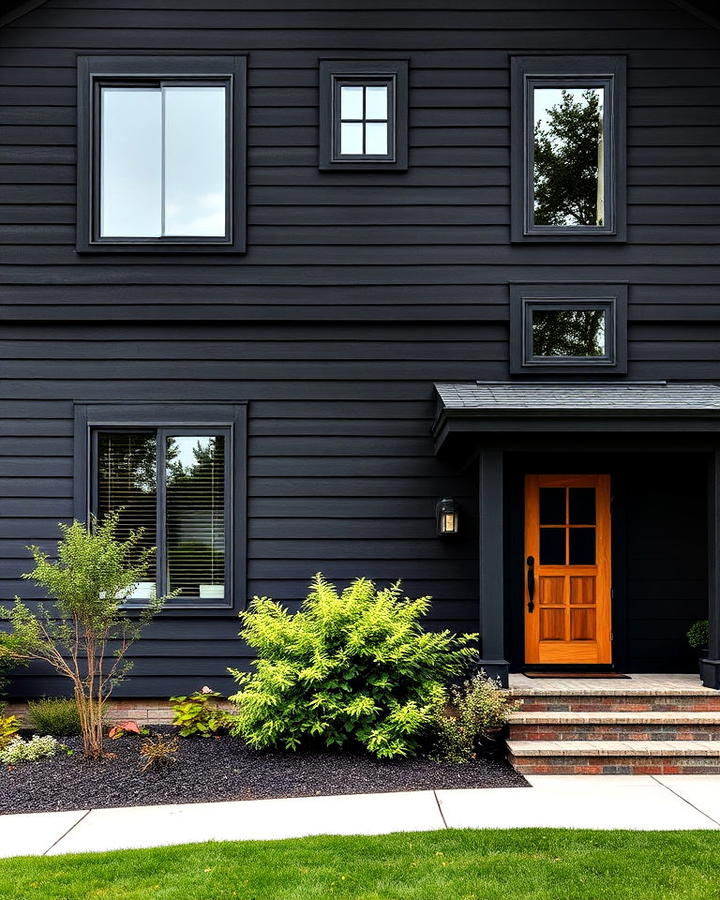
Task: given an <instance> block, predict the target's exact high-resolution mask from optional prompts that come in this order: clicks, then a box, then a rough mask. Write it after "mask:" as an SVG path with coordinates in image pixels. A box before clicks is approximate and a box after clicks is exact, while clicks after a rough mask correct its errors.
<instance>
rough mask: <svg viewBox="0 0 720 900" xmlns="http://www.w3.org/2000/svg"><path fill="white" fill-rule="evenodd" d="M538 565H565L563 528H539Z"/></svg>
mask: <svg viewBox="0 0 720 900" xmlns="http://www.w3.org/2000/svg"><path fill="white" fill-rule="evenodd" d="M540 565H541V566H564V565H565V529H564V528H541V529H540Z"/></svg>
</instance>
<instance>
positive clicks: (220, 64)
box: [76, 55, 247, 253]
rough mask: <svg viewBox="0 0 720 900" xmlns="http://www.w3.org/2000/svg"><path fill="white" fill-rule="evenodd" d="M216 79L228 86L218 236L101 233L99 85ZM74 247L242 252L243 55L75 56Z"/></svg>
mask: <svg viewBox="0 0 720 900" xmlns="http://www.w3.org/2000/svg"><path fill="white" fill-rule="evenodd" d="M168 83H173V84H184V85H187V84H201V85H202V84H205V85H208V84H213V85H215V84H217V85H220V84H222V85H225V86H226V89H227V92H228V93H227V100H228V102H227V114H226V128H225V139H226V177H227V183H226V190H225V204H226V226H227V228H226V233H225V236H224V237H215V236H199V237H195V236H187V237H185V236H182V237H178V236H176V237H164V236H161V237H148V238H143V237H127V238H122V237H101V236H100V216H99V210H100V114H99V104H100V91H101V89H102V87H104V86H123V87H133V86H143V85H153V86H160V85H162V84H168ZM77 97H78V123H77V124H78V129H77V159H78V166H77V173H78V174H77V234H76V250H77V252H78V253H89V252H101V253H188V252H190V253H223V252H224V253H244V252H246V250H247V243H246V227H247V210H246V203H247V199H246V198H247V161H246V159H247V99H246V98H247V57H246V56H243V55H233V56H79V57H78V64H77Z"/></svg>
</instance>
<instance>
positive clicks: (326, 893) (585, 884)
mask: <svg viewBox="0 0 720 900" xmlns="http://www.w3.org/2000/svg"><path fill="white" fill-rule="evenodd" d="M0 897H2V898H3V900H4V898H12V900H31V898H34V897H37V898H38V900H79V898H105V900H170V898H172V900H220V898H222V900H225V898H240V900H316V898H324V897H332V898H347V900H350V898H351V900H394V898H398V900H399V898H402V900H405V898H412V900H496V898H497V900H520V898H527V900H530V898H532V900H610V898H612V900H646V898H647V900H674V898H683V900H685V898H693V900H713V898H720V835H718V834H717V833H714V832H711V831H694V832H670V833H668V832H665V833H663V832H630V831H605V832H597V831H560V830H544V829H527V830H516V831H438V832H432V833H426V834H393V835H390V836H388V837H369V838H361V837H318V838H304V839H301V840H292V841H273V842H253V843H226V844H194V845H191V846H185V847H169V848H166V849H158V850H132V851H125V852H122V853H106V854H97V855H91V854H88V855H85V856H64V857H55V858H52V857H48V858H43V859H37V858H31V857H24V858H22V859H11V860H0Z"/></svg>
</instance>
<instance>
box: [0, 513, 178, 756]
mask: <svg viewBox="0 0 720 900" xmlns="http://www.w3.org/2000/svg"><path fill="white" fill-rule="evenodd" d="M118 517H119V511H116V512H112V513H109V514H108V515H107V516H106V517H105V518H104V519H103V521H102V522H98V521H97V520H95V519H93V520H92V522H91V525H90V528H87V527H86V526H85V525H84V524H83V523H82V522H73V523H72V525H63V524H61V525H60V526H59V527H60V530H61V534H62V537H61V540H60V541H59V542H58V552H57V561H53V560H51V559H50V557H49V556H48V555H47V554H46V553H43V552H42V551H41V550H40V548H39V547H30V548H29V549H30V552H31V553H32V556H33V559H34V560H35V569H34V570H33V571H32V572H29V573H27V574H25V575H23V578H29V579H32V581H34V582H35V583H36V584H38V585H40V586H41V587H42V588H44V589H45V591H46V592H47V594H48V595H49V596H50V597H52V598H53V600H54V604H53V605H54V609H53V610H52V611H51V610H49V609H48V608H46V607H45V606H44V605H40V607H39V610H38V612H37V613H36V612H34V611H32V610H31V609H30V608H29V607H27V606H26V605H25V604H24V603H23V602H22V601H21V600H20V599H19V598H17V597H16V598H15V604H14V606H13V607H12V608H11V609H2V610H0V616H2V617H3V618H5V619H8V620H9V622H10V626H11V629H12V630H11V631H10V632H9V634H8V635H7V636H6V638H5V640H4V642H3V644H2V645H0V655H5V656H8V655H9V656H10V657H11V658H13V659H16V660H41V661H43V662H47V663H49V664H50V665H51V666H53V668H54V669H55V670H56V672H58V674H60V675H63V676H64V677H66V678H69V679H70V681H71V682H72V686H73V693H74V697H75V702H76V704H77V709H78V715H79V717H80V728H81V734H82V739H83V750H84V752H85V755H86V756H88V757H91V758H93V759H97V758H98V757H100V756H102V753H103V707H104V704H105V703H106V701H107V699H108V698H109V696H110V694H111V692H112V690H113V688H114V687H115V685H117V684H118V682H120V681H121V680H122V679H123V678H124V677H125V676H126V675H127V673H128V671H129V670H130V668H131V666H132V663H131V662H130V661H129V660H128V659H126V658H125V656H126V653H127V651H128V649H129V648H130V646H131V645H132V644H133V643H134V642H135V641H136V640H137V639H138V638H139V637H140V633H141V631H142V629H143V627H144V626H145V625H146V624H147V623H148V622H149V621H150V620H151V619H152V617H153V616H154V615H155V614H156V613H157V612H158V611H159V610H160V609H161V608H162V605H163V601H164V598H157V597H155V596H153V598H152V599H151V600H150V602H149V603H148V605H147V606H146V607H144V608H143V609H142V610H140V612H139V615H137V617H131V616H130V615H128V612H127V609H126V608H125V607H124V606H123V604H124V603H125V601H126V600H127V599H128V598H129V597H130V596H131V594H132V593H133V590H134V589H135V587H136V585H137V583H138V582H139V581H143V580H144V579H145V577H146V573H147V571H148V566H149V563H150V559H151V557H152V555H153V554H154V552H155V548H154V547H151V548H143V547H142V544H141V541H142V530H138V531H132V532H130V534H129V536H128V538H127V540H124V541H119V540H117V539H116V529H117V524H118Z"/></svg>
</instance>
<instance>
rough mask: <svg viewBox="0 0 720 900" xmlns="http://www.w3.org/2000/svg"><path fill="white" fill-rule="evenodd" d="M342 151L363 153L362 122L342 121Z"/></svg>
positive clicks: (353, 153) (354, 153) (344, 152)
mask: <svg viewBox="0 0 720 900" xmlns="http://www.w3.org/2000/svg"><path fill="white" fill-rule="evenodd" d="M340 152H341V153H343V154H352V155H361V154H362V152H363V125H362V123H361V122H342V123H341V125H340Z"/></svg>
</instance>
